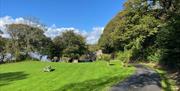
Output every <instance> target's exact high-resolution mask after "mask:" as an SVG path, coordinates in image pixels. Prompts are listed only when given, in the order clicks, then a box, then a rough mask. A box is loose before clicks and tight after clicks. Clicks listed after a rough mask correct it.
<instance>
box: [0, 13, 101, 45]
mask: <svg viewBox="0 0 180 91" xmlns="http://www.w3.org/2000/svg"><path fill="white" fill-rule="evenodd" d="M12 23H16V24H17V23H21V24H28V25H32V26H38V27H39V26H40V25H36V23H33V22H29V21H27V20H25V19H24V18H22V17H19V18H15V19H13V18H12V17H11V16H5V17H0V30H2V31H3V34H1V36H2V37H6V38H7V37H9V35H8V33H7V32H6V25H7V24H12ZM103 29H104V27H93V28H92V30H91V31H90V32H87V31H85V30H79V29H77V28H74V27H57V26H56V25H55V24H53V25H52V26H50V27H46V31H45V33H44V34H45V35H46V36H47V37H50V38H52V39H53V38H55V37H56V36H58V35H60V34H61V33H62V32H63V31H67V30H74V31H75V32H76V33H79V34H82V35H83V36H85V37H86V41H87V43H88V44H95V43H97V41H98V39H99V38H100V35H101V34H102V33H103Z"/></svg>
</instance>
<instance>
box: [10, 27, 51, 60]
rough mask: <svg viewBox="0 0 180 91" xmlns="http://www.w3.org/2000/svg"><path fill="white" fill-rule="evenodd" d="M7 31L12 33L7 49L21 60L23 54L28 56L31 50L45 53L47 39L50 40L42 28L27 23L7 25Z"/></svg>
mask: <svg viewBox="0 0 180 91" xmlns="http://www.w3.org/2000/svg"><path fill="white" fill-rule="evenodd" d="M7 32H8V34H9V35H10V40H9V42H8V43H7V50H8V52H9V53H11V54H13V55H14V56H15V58H16V60H21V56H22V54H25V56H26V57H27V56H28V53H29V52H40V53H44V52H43V50H45V48H46V46H47V44H48V43H47V40H48V41H50V40H49V39H48V38H47V37H46V36H45V35H44V31H43V30H42V29H41V28H38V27H34V26H30V25H26V24H10V25H8V26H7Z"/></svg>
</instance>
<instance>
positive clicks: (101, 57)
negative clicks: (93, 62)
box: [98, 54, 111, 62]
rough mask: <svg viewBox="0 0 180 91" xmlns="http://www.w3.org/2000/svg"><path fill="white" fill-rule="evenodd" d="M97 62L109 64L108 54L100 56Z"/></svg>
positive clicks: (109, 56)
mask: <svg viewBox="0 0 180 91" xmlns="http://www.w3.org/2000/svg"><path fill="white" fill-rule="evenodd" d="M98 60H102V61H107V62H110V60H111V55H110V54H102V55H101V56H99V57H98Z"/></svg>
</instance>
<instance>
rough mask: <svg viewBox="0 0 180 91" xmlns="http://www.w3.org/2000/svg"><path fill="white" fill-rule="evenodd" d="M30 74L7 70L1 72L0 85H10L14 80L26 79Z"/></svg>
mask: <svg viewBox="0 0 180 91" xmlns="http://www.w3.org/2000/svg"><path fill="white" fill-rule="evenodd" d="M27 75H28V74H25V73H24V72H7V73H0V87H1V86H4V85H8V84H10V83H12V82H13V81H17V80H22V79H26V78H27Z"/></svg>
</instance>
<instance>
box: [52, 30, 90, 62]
mask: <svg viewBox="0 0 180 91" xmlns="http://www.w3.org/2000/svg"><path fill="white" fill-rule="evenodd" d="M53 41H54V44H55V45H56V46H58V50H59V51H61V50H62V52H59V53H61V54H59V55H60V56H65V57H69V58H71V59H77V58H79V56H81V55H82V54H84V53H85V52H86V51H87V47H86V42H85V38H84V37H83V36H82V35H80V34H77V33H74V31H73V30H70V31H65V32H63V33H62V34H61V35H60V36H57V37H56V38H55V39H54V40H53Z"/></svg>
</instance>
